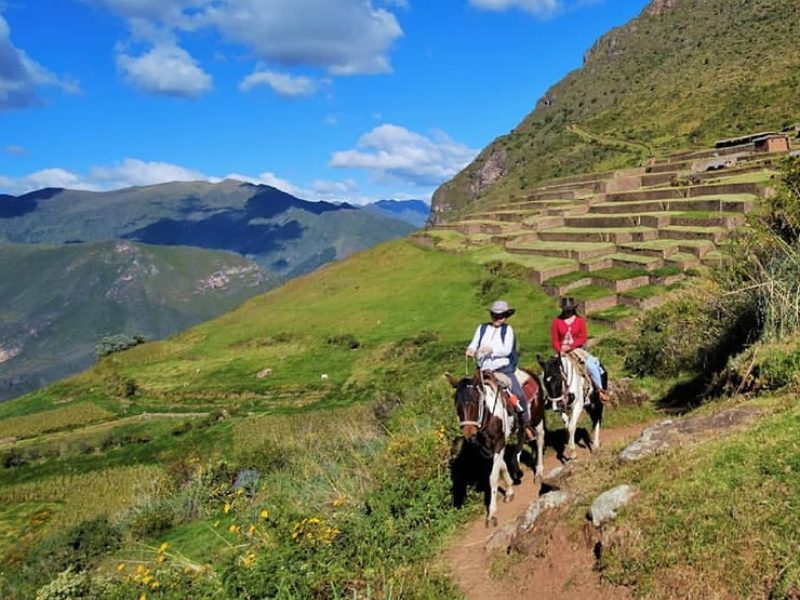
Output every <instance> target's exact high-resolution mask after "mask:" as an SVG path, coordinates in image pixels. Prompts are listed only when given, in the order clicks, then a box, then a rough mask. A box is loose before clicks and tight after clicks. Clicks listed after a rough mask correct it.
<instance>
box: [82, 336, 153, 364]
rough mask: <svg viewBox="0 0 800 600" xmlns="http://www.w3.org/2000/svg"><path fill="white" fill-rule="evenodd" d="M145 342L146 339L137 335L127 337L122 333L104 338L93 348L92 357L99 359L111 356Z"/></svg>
mask: <svg viewBox="0 0 800 600" xmlns="http://www.w3.org/2000/svg"><path fill="white" fill-rule="evenodd" d="M146 341H147V338H145V337H144V336H143V335H141V334H138V333H137V334H136V335H133V336H128V335H125V334H124V333H120V334H118V335H110V336H106V337H104V338H103V339H102V340H100V343H99V344H97V345H96V346H95V348H94V357H95V358H96V359H101V358H104V357H106V356H110V355H111V354H116V353H117V352H122V351H123V350H127V349H128V348H133V347H134V346H138V345H139V344H144V343H145V342H146Z"/></svg>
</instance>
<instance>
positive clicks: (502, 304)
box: [489, 300, 517, 317]
mask: <svg viewBox="0 0 800 600" xmlns="http://www.w3.org/2000/svg"><path fill="white" fill-rule="evenodd" d="M489 312H490V313H492V314H493V315H505V316H506V317H510V316H511V315H513V314H514V313H515V312H517V311H516V309H514V308H511V307H510V306H509V305H508V302H506V301H505V300H497V301H495V302H494V304H492V305H491V306H490V307H489Z"/></svg>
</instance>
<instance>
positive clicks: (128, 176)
mask: <svg viewBox="0 0 800 600" xmlns="http://www.w3.org/2000/svg"><path fill="white" fill-rule="evenodd" d="M204 179H208V178H207V177H206V176H205V175H203V174H202V173H201V172H200V171H195V170H193V169H187V168H185V167H181V166H178V165H174V164H171V163H166V162H158V161H151V162H147V161H143V160H139V159H138V158H126V159H125V160H123V161H122V162H119V163H116V164H114V165H112V166H110V167H92V168H91V169H90V171H89V180H90V181H91V182H92V184H93V185H95V186H97V187H99V188H102V189H106V190H110V189H119V188H123V187H130V186H135V185H156V184H158V183H165V182H167V181H200V180H204Z"/></svg>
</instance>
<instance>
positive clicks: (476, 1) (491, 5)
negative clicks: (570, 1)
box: [469, 0, 564, 18]
mask: <svg viewBox="0 0 800 600" xmlns="http://www.w3.org/2000/svg"><path fill="white" fill-rule="evenodd" d="M469 3H470V4H471V5H472V6H474V7H476V8H481V9H484V10H494V11H506V10H509V9H511V8H518V9H521V10H524V11H526V12H529V13H531V14H533V15H535V16H537V17H542V18H546V17H550V16H552V15H554V14H555V13H557V12H558V11H559V10H561V9H562V8H563V4H564V3H563V1H562V0H469Z"/></svg>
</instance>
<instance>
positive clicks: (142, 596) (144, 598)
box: [139, 593, 147, 600]
mask: <svg viewBox="0 0 800 600" xmlns="http://www.w3.org/2000/svg"><path fill="white" fill-rule="evenodd" d="M139 600H147V594H145V593H142V595H141V596H139Z"/></svg>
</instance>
